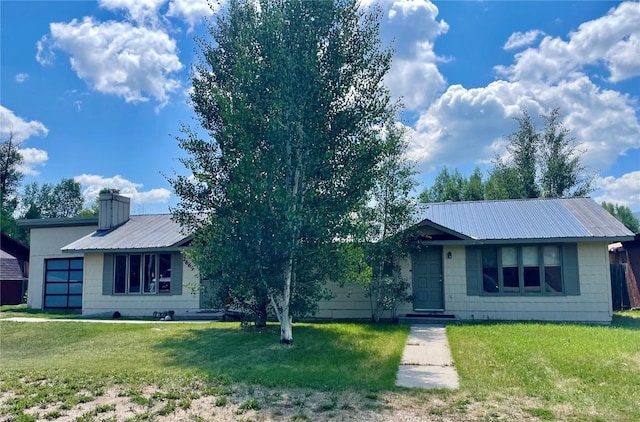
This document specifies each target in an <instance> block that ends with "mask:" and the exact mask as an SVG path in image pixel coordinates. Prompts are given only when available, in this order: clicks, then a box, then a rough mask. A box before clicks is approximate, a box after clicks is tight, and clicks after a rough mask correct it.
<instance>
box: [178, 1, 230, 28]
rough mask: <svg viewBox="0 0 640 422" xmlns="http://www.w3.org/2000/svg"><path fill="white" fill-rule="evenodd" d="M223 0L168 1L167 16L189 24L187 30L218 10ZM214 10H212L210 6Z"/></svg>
mask: <svg viewBox="0 0 640 422" xmlns="http://www.w3.org/2000/svg"><path fill="white" fill-rule="evenodd" d="M223 3H224V2H223V1H217V2H215V3H211V6H210V2H209V1H208V0H172V1H171V2H170V3H169V10H168V11H167V16H169V17H175V18H180V19H182V20H184V21H185V22H187V23H188V24H189V31H192V30H193V27H194V26H195V25H196V24H197V23H199V22H200V21H201V20H202V18H204V17H207V16H211V15H213V13H214V12H217V11H218V10H220V8H221V7H222V5H223ZM211 7H213V8H214V10H212V8H211Z"/></svg>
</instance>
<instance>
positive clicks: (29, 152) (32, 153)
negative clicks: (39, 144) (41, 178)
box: [17, 148, 49, 176]
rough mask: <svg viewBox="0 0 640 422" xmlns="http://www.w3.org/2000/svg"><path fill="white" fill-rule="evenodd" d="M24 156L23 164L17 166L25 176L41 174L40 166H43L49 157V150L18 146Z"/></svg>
mask: <svg viewBox="0 0 640 422" xmlns="http://www.w3.org/2000/svg"><path fill="white" fill-rule="evenodd" d="M18 152H19V153H20V155H21V156H22V164H20V165H19V166H18V167H17V168H18V171H19V172H20V173H22V174H24V175H25V176H37V175H39V174H40V171H39V170H38V169H37V168H38V167H43V166H44V165H45V164H46V162H47V160H48V159H49V154H47V151H44V150H41V149H38V148H18Z"/></svg>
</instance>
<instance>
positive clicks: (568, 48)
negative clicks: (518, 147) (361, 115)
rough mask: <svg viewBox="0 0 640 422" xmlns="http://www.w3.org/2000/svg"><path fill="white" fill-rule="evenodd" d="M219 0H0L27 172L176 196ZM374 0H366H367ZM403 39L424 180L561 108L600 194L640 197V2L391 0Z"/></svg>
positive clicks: (161, 207)
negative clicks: (195, 73)
mask: <svg viewBox="0 0 640 422" xmlns="http://www.w3.org/2000/svg"><path fill="white" fill-rule="evenodd" d="M214 3H215V4H216V6H215V7H216V10H212V9H211V8H209V6H208V5H207V0H100V1H97V2H93V1H6V0H1V1H0V137H1V138H2V139H3V140H5V139H7V138H8V136H9V134H10V133H13V140H14V141H15V142H17V143H18V144H19V149H20V152H21V153H22V156H23V158H24V163H23V165H22V167H21V170H22V172H23V173H24V174H25V178H24V180H23V183H24V184H26V183H31V182H34V181H37V182H38V183H58V182H60V181H61V180H62V179H65V178H73V179H75V180H76V181H78V182H79V183H80V184H81V186H82V192H83V195H84V197H85V200H86V203H87V205H90V204H91V203H93V201H94V199H95V197H96V195H97V193H98V192H99V191H100V189H102V188H105V187H106V188H118V189H120V191H121V193H123V194H124V195H127V196H130V197H131V198H132V205H131V206H132V212H133V213H134V214H152V213H166V212H169V210H170V208H171V207H172V206H175V205H176V204H177V202H178V198H177V197H176V196H175V195H174V194H173V193H172V191H171V186H170V184H169V183H168V181H167V177H171V176H172V175H173V174H174V173H178V174H185V169H184V168H183V167H182V165H181V164H180V162H179V161H178V158H179V157H184V153H183V151H181V150H180V148H179V147H178V144H177V141H176V139H175V137H176V136H179V135H180V127H181V125H183V124H186V125H191V126H193V125H196V121H195V120H194V113H193V110H192V108H191V106H190V105H189V87H190V76H191V74H192V73H191V69H192V65H193V64H194V63H196V62H197V61H198V60H199V59H200V50H199V47H198V45H197V43H196V42H195V40H194V37H196V36H198V37H203V39H204V40H207V39H208V32H207V27H206V19H211V18H213V17H215V16H214V15H215V13H218V12H219V10H220V7H222V9H224V0H222V6H221V5H220V4H219V2H214ZM369 3H371V1H370V0H362V7H369ZM381 8H382V15H381V22H380V24H381V27H380V28H381V37H382V41H383V44H384V45H387V46H388V45H391V46H393V48H394V50H395V52H394V57H393V64H392V67H391V70H390V72H389V74H388V75H387V78H386V83H387V85H388V86H389V88H390V90H391V93H392V95H393V96H394V98H396V99H400V100H401V101H402V103H403V104H404V111H403V113H402V115H401V116H400V117H401V123H402V124H404V125H405V126H407V128H408V130H407V133H408V140H409V150H408V152H407V154H408V156H409V158H410V159H411V160H413V161H414V162H415V163H416V169H417V170H418V175H417V180H418V182H419V187H418V188H417V190H416V194H417V193H419V191H421V190H422V189H423V188H425V187H428V186H430V184H431V183H432V182H433V180H434V178H435V176H436V175H437V173H438V172H439V171H440V170H441V169H442V168H443V166H447V168H449V169H456V168H457V169H459V170H460V171H461V172H462V174H464V175H469V174H471V172H472V170H473V168H474V167H475V166H476V165H478V166H480V167H481V169H482V170H484V171H487V170H488V169H489V168H490V167H491V160H492V159H493V158H494V157H495V156H496V154H498V155H501V156H502V155H504V153H505V145H506V140H507V137H508V135H509V134H510V133H512V132H513V131H514V130H515V129H516V128H517V123H516V121H515V120H514V117H517V116H519V115H521V112H522V110H523V109H526V110H527V111H528V112H529V114H530V115H531V116H533V117H534V120H535V121H536V122H537V123H538V124H541V123H540V122H541V120H540V118H539V116H540V115H543V114H548V113H549V112H550V111H551V110H552V109H554V108H556V107H558V108H559V109H560V113H561V116H562V119H563V124H564V125H565V126H566V128H568V129H569V130H570V133H571V135H572V136H573V137H574V138H575V140H576V142H577V143H579V145H580V148H581V150H582V151H583V153H582V161H583V164H585V165H586V167H587V169H588V171H589V174H592V175H595V181H594V187H595V188H596V190H595V191H594V192H592V194H591V197H593V198H594V199H595V200H596V201H598V202H601V201H608V202H614V203H617V204H620V205H625V206H628V207H630V208H631V209H632V210H633V211H634V212H638V211H640V3H638V2H613V1H607V2H602V1H576V2H571V1H537V2H526V1H524V2H523V1H448V2H435V1H434V2H429V1H424V0H397V1H383V2H382V3H381Z"/></svg>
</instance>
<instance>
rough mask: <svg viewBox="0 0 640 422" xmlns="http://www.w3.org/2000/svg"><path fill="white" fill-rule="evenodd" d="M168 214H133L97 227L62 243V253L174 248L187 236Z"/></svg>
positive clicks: (185, 239) (187, 237) (186, 238)
mask: <svg viewBox="0 0 640 422" xmlns="http://www.w3.org/2000/svg"><path fill="white" fill-rule="evenodd" d="M171 217H172V216H171V214H156V215H132V216H131V217H130V218H129V220H128V221H127V222H125V223H123V224H121V225H119V226H117V227H115V228H113V229H110V230H98V231H95V232H93V233H91V234H88V235H87V236H85V237H83V238H81V239H79V240H76V241H75V242H72V243H70V244H68V245H67V246H64V247H63V248H62V251H63V252H79V251H83V252H88V251H113V250H136V249H140V250H142V249H159V248H177V247H178V246H181V244H182V243H184V242H185V241H187V240H188V239H189V238H190V236H189V235H185V234H184V233H182V231H181V230H180V225H179V224H178V223H176V222H174V221H173V219H172V218H171Z"/></svg>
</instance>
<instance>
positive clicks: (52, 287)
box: [44, 258, 84, 309]
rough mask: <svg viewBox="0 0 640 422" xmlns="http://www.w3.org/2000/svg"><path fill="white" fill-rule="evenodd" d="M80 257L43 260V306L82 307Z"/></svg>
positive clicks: (81, 262)
mask: <svg viewBox="0 0 640 422" xmlns="http://www.w3.org/2000/svg"><path fill="white" fill-rule="evenodd" d="M83 266H84V260H83V259H82V258H64V259H47V260H45V276H44V282H45V292H44V307H45V308H72V309H80V308H82V281H83Z"/></svg>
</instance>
